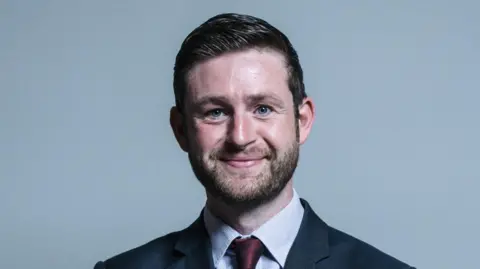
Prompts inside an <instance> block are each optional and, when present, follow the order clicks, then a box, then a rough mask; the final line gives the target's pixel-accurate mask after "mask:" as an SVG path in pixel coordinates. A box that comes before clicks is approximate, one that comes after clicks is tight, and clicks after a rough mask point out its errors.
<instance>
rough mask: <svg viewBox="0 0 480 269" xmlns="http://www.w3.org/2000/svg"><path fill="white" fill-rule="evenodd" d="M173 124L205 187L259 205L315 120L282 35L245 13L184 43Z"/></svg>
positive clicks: (287, 173)
mask: <svg viewBox="0 0 480 269" xmlns="http://www.w3.org/2000/svg"><path fill="white" fill-rule="evenodd" d="M173 86H174V90H175V99H176V106H175V107H174V108H172V110H171V116H170V122H171V125H172V128H173V131H174V133H175V136H176V138H177V141H178V142H179V144H180V146H181V148H182V149H183V150H184V151H185V152H187V153H188V156H189V159H190V163H191V165H192V168H193V171H194V173H195V175H196V176H197V178H198V179H199V181H200V182H201V183H202V184H203V186H204V187H205V189H206V191H207V193H208V194H209V195H211V196H213V197H215V198H216V199H221V200H223V201H224V202H225V203H227V204H236V205H250V206H253V205H257V204H261V203H263V202H265V201H268V200H270V199H272V198H274V197H276V196H277V195H278V194H279V193H280V192H281V191H282V190H283V189H284V188H285V186H286V184H287V183H288V182H289V181H290V180H291V178H292V175H293V173H294V171H295V168H296V166H297V162H298V155H299V146H300V144H302V143H303V142H305V140H306V138H307V136H308V134H309V132H310V129H311V125H312V122H313V118H314V105H313V102H312V101H311V100H310V98H308V97H307V95H306V93H305V89H304V84H303V72H302V68H301V66H300V63H299V60H298V56H297V53H296V51H295V50H294V48H293V47H292V45H291V44H290V42H289V40H288V39H287V37H286V36H285V35H284V34H283V33H281V32H280V31H279V30H277V29H276V28H274V27H273V26H271V25H270V24H268V23H267V22H265V21H263V20H261V19H258V18H255V17H252V16H247V15H240V14H221V15H218V16H215V17H213V18H211V19H209V20H208V21H206V22H205V23H203V24H202V25H200V26H199V27H198V28H196V29H195V30H194V31H193V32H192V33H190V35H189V36H188V37H187V38H186V39H185V41H184V42H183V44H182V46H181V48H180V51H179V53H178V55H177V58H176V62H175V70H174V85H173Z"/></svg>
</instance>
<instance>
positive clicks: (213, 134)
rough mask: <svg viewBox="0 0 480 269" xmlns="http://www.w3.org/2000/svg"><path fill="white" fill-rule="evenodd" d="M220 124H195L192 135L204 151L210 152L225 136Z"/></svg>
mask: <svg viewBox="0 0 480 269" xmlns="http://www.w3.org/2000/svg"><path fill="white" fill-rule="evenodd" d="M223 129H224V128H222V127H221V126H219V125H207V124H195V125H194V131H193V136H194V137H192V138H193V139H194V141H195V143H196V144H197V147H199V148H200V150H201V151H203V152H209V151H211V150H212V149H214V148H215V147H216V145H217V144H219V143H220V142H221V141H222V140H223V139H224V137H225V132H224V130H223Z"/></svg>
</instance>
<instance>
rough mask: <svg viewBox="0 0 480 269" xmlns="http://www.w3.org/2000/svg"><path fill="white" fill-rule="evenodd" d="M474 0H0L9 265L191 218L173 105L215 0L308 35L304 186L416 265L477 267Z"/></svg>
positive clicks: (141, 236) (45, 261)
mask: <svg viewBox="0 0 480 269" xmlns="http://www.w3.org/2000/svg"><path fill="white" fill-rule="evenodd" d="M479 10H480V2H478V1H473V0H472V1H453V0H452V1H439V0H423V1H421V0H416V1H414V0H405V1H399V0H397V1H394V0H390V1H380V0H378V1H373V0H367V1H260V0H258V1H255V0H248V1H247V0H244V1H221V0H216V1H214V0H210V1H193V0H191V1H188V0H175V1H168V2H167V1H159V0H157V1H153V0H151V1H148V0H144V1H133V0H132V1H120V0H108V1H107V0H105V1H92V0H89V1H85V0H84V1H60V0H58V1H47V0H43V1H40V0H38V1H21V0H18V1H14V0H10V1H8V0H7V1H5V0H2V1H0V30H1V35H0V89H1V94H0V120H1V125H0V126H1V132H0V141H1V152H0V154H1V155H0V202H1V203H0V209H1V210H0V268H12V269H13V268H20V269H23V268H39V269H44V268H45V269H46V268H49V269H60V268H75V269H81V268H92V266H93V265H94V263H95V262H96V261H97V260H101V259H105V258H107V257H110V256H111V255H114V254H116V253H119V252H122V251H125V250H127V249H130V248H132V247H135V246H138V245H140V244H143V243H145V242H147V241H149V240H151V239H153V238H156V237H158V236H161V235H163V234H165V233H168V232H171V231H174V230H179V229H183V228H184V227H186V226H187V225H188V224H190V222H191V221H193V220H194V219H195V218H196V217H197V216H198V214H199V213H200V210H201V208H202V206H203V203H204V193H203V189H202V187H201V185H200V184H199V183H197V181H196V179H195V178H194V176H193V173H192V172H191V170H190V165H189V163H188V160H187V157H186V155H185V154H184V153H183V152H181V150H180V149H179V148H178V146H177V144H176V142H175V140H174V137H173V135H172V132H171V130H170V126H169V124H168V112H169V109H170V107H171V105H172V104H173V103H174V97H173V90H172V74H173V73H172V72H173V63H174V57H175V55H176V53H177V51H178V49H179V46H180V43H181V42H182V41H183V39H184V37H185V36H186V35H187V34H188V33H189V32H190V31H191V30H192V29H193V28H194V27H196V26H197V25H199V24H200V23H201V22H203V21H204V20H206V19H207V18H209V17H210V16H213V15H216V14H217V13H220V12H241V13H249V14H252V15H256V16H260V17H262V18H264V19H266V20H268V21H269V22H271V23H272V24H273V25H275V26H277V27H278V28H280V29H281V30H282V31H284V32H285V33H286V34H287V35H288V36H289V37H290V39H291V41H292V42H293V44H294V46H295V47H296V48H297V50H298V52H299V55H300V58H301V62H302V64H303V67H304V71H305V76H306V78H305V83H306V87H307V91H308V93H309V94H310V95H311V96H312V97H313V98H314V100H315V101H316V104H317V118H316V121H315V125H314V130H313V133H312V134H311V137H310V139H309V141H308V142H307V144H306V145H305V146H304V147H303V148H302V150H301V161H300V166H299V169H298V171H297V173H296V176H295V186H296V189H297V191H298V192H299V193H300V195H301V196H302V197H304V198H305V199H307V200H308V201H310V203H311V204H312V206H313V207H314V209H315V210H316V211H317V213H318V214H319V215H320V216H321V217H322V218H323V219H324V220H325V221H327V222H328V223H329V224H330V225H332V226H334V227H337V228H339V229H342V230H344V231H346V232H348V233H350V234H353V235H355V236H357V237H358V238H360V239H363V240H365V241H367V242H369V243H371V244H373V245H374V246H376V247H378V248H380V249H382V250H383V251H385V252H387V253H389V254H391V255H393V256H395V257H397V258H399V259H401V260H403V261H406V262H408V263H410V264H412V265H414V266H417V267H418V268H431V269H434V268H435V269H438V268H452V269H457V268H461V269H467V268H470V269H474V268H478V250H479V247H478V246H479V240H480V236H479V234H480V233H479V227H480V216H479V214H480V213H479V212H480V198H479V197H478V194H479V187H480V183H479V180H480V168H479V167H480V154H479V152H480V143H479V142H478V139H479V138H480V127H479V125H480V124H479V122H480V120H479V115H480V108H479V101H480V100H479V99H480V93H479V90H480V82H479V75H480V72H479V68H480V66H479V62H480V53H479V45H480V43H479V41H480V33H479V31H480V30H479V29H480V19H479V15H478V14H479Z"/></svg>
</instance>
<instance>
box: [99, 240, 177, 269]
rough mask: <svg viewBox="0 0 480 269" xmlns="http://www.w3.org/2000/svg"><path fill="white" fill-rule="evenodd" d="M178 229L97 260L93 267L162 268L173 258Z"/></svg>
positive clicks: (123, 268)
mask: <svg viewBox="0 0 480 269" xmlns="http://www.w3.org/2000/svg"><path fill="white" fill-rule="evenodd" d="M180 233H181V232H180V231H177V232H172V233H169V234H166V235H164V236H162V237H159V238H156V239H154V240H152V241H149V242H147V243H145V244H143V245H140V246H138V247H135V248H133V249H130V250H127V251H125V252H122V253H119V254H116V255H115V256H113V257H110V258H108V259H107V260H105V261H99V262H97V263H96V264H95V266H94V269H136V268H159V269H161V268H164V267H166V266H167V265H169V264H171V263H172V262H173V261H174V260H175V258H176V257H175V250H174V247H175V243H176V242H177V240H178V238H179V235H180Z"/></svg>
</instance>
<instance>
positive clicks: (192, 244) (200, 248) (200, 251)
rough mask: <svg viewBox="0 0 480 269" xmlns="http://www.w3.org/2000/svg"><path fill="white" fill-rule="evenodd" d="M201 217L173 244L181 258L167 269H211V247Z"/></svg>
mask: <svg viewBox="0 0 480 269" xmlns="http://www.w3.org/2000/svg"><path fill="white" fill-rule="evenodd" d="M202 216H203V214H201V215H200V217H199V218H197V220H196V221H195V222H194V223H192V224H191V225H190V226H189V227H188V228H187V229H185V230H184V231H182V232H181V234H180V237H179V239H178V241H177V242H176V244H175V251H176V252H177V253H178V254H179V255H181V257H180V258H179V259H178V260H177V261H176V262H175V263H173V264H172V265H171V266H169V267H168V269H195V268H202V269H203V268H211V269H213V261H212V247H211V244H210V239H209V237H208V233H207V231H206V229H205V226H204V223H203V217H202Z"/></svg>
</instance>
